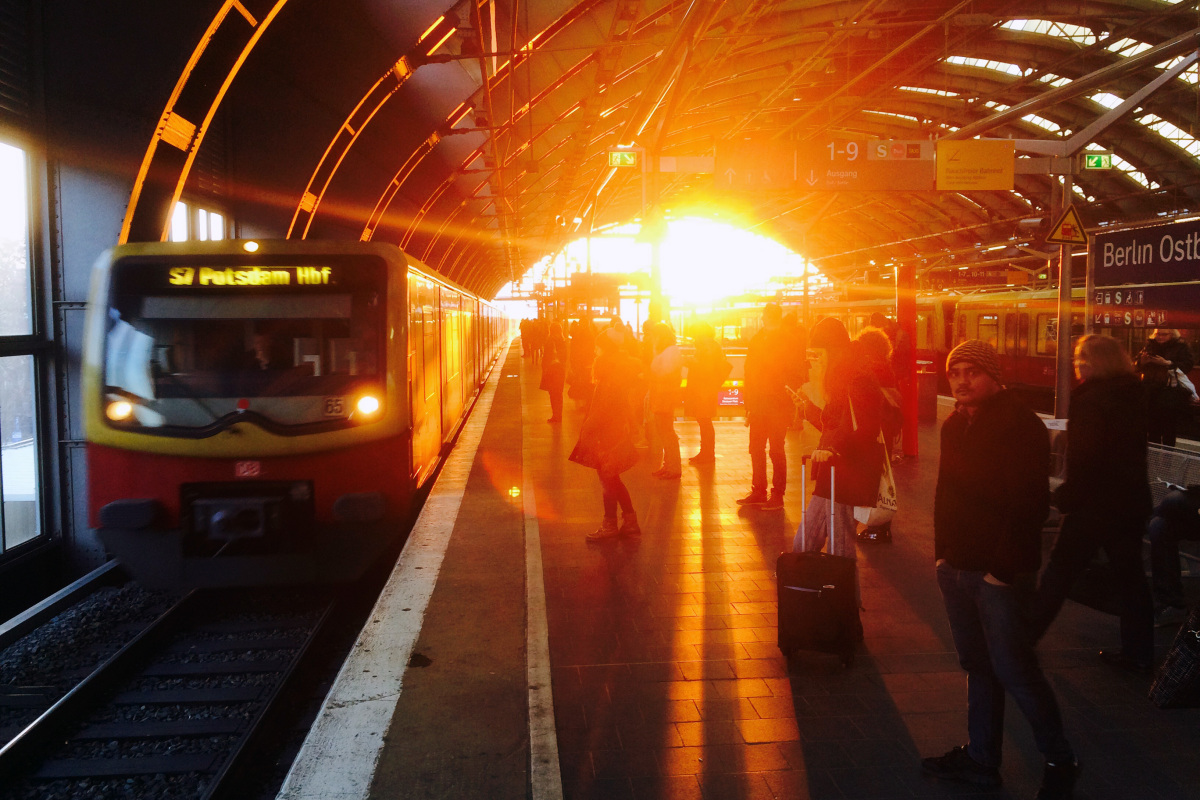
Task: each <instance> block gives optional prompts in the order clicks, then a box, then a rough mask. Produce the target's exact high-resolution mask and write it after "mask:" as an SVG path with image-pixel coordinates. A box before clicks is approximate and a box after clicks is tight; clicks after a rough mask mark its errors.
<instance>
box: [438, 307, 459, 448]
mask: <svg viewBox="0 0 1200 800" xmlns="http://www.w3.org/2000/svg"><path fill="white" fill-rule="evenodd" d="M462 369H463V350H462V295H460V294H459V293H458V292H456V291H454V290H453V289H447V288H443V289H442V436H443V437H448V436H450V435H451V434H452V433H453V431H454V427H455V425H456V424H457V423H458V421H459V419H460V418H461V417H462V410H463V374H462Z"/></svg>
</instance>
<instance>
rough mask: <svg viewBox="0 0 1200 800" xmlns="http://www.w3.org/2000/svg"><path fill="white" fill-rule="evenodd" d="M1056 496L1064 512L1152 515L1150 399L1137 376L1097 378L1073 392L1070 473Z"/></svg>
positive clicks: (1069, 428)
mask: <svg viewBox="0 0 1200 800" xmlns="http://www.w3.org/2000/svg"><path fill="white" fill-rule="evenodd" d="M1054 499H1055V505H1056V506H1057V507H1058V510H1059V511H1061V512H1063V513H1064V514H1078V513H1083V514H1086V515H1090V516H1099V517H1104V518H1113V517H1117V518H1121V519H1143V518H1145V517H1147V516H1149V514H1150V505H1151V503H1150V486H1149V482H1148V480H1147V478H1146V403H1145V400H1144V399H1143V396H1142V391H1141V387H1140V386H1138V380H1137V378H1136V377H1135V376H1134V375H1118V376H1116V377H1112V378H1093V379H1091V380H1087V381H1084V382H1083V383H1081V384H1080V385H1079V387H1078V388H1076V389H1075V392H1074V394H1072V395H1071V410H1070V415H1069V418H1068V420H1067V477H1066V479H1065V480H1064V481H1063V483H1062V485H1061V486H1060V487H1059V488H1058V490H1057V491H1056V492H1055V495H1054ZM1138 535H1139V536H1140V533H1139V534H1138Z"/></svg>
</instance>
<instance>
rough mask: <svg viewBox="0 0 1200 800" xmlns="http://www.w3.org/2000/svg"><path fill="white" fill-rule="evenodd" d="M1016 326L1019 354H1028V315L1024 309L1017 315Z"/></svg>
mask: <svg viewBox="0 0 1200 800" xmlns="http://www.w3.org/2000/svg"><path fill="white" fill-rule="evenodd" d="M1019 320H1020V321H1019V323H1018V327H1017V349H1018V352H1020V354H1021V355H1028V354H1029V315H1028V314H1026V313H1025V312H1024V311H1022V312H1021V314H1020V315H1019Z"/></svg>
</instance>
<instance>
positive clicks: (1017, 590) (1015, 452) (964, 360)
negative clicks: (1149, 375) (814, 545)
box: [921, 339, 1079, 800]
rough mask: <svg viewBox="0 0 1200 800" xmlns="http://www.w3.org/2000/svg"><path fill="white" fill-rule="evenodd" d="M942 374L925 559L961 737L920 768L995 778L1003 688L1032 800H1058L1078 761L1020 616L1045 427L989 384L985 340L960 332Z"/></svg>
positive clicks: (1033, 559)
mask: <svg viewBox="0 0 1200 800" xmlns="http://www.w3.org/2000/svg"><path fill="white" fill-rule="evenodd" d="M946 377H947V379H948V380H949V382H950V391H951V393H952V394H953V395H954V399H955V401H956V405H955V410H954V413H953V414H952V415H951V416H950V418H949V419H947V420H946V422H945V424H943V425H942V448H941V461H940V463H939V464H938V482H937V491H936V493H935V495H934V504H933V530H934V557H935V558H936V559H937V581H938V586H939V587H940V588H941V590H942V598H943V600H944V601H945V604H946V615H947V616H948V617H949V620H950V631H951V633H952V634H953V636H954V646H955V648H956V649H957V650H958V660H959V664H961V665H962V668H963V669H964V670H966V672H967V735H968V742H967V744H965V745H962V746H960V747H955V748H954V749H953V750H951V751H950V752H948V753H946V754H945V755H944V756H934V757H931V758H926V759H924V760H923V761H922V762H921V766H922V769H923V770H924V771H925V772H926V773H927V774H930V775H933V776H935V777H938V778H944V779H948V780H955V781H963V782H967V783H973V784H977V785H980V786H985V787H992V788H995V787H997V786H999V785H1000V756H1001V744H1002V743H1003V739H1004V701H1005V697H1004V693H1005V691H1007V692H1008V693H1009V694H1011V695H1012V696H1013V699H1014V700H1016V701H1017V706H1018V707H1019V708H1020V709H1021V713H1023V714H1024V715H1025V718H1026V719H1027V720H1029V724H1030V726H1031V727H1032V728H1033V734H1034V740H1035V741H1036V743H1037V748H1038V750H1039V751H1040V752H1041V754H1042V757H1043V758H1044V759H1045V762H1046V764H1045V771H1044V772H1043V776H1042V786H1041V789H1040V790H1039V791H1038V794H1037V797H1038V800H1060V798H1067V799H1068V800H1069V798H1071V797H1072V792H1073V789H1074V786H1075V778H1076V776H1077V774H1078V772H1079V766H1078V764H1077V763H1076V761H1075V755H1074V752H1073V751H1072V749H1071V745H1070V744H1068V743H1067V740H1066V737H1065V736H1064V734H1063V723H1062V716H1061V714H1060V713H1059V709H1058V701H1057V700H1056V699H1055V696H1054V691H1053V690H1052V689H1051V688H1050V684H1049V683H1047V681H1046V677H1045V675H1043V674H1042V670H1041V667H1040V666H1039V665H1038V661H1037V655H1036V653H1035V652H1034V650H1033V644H1032V640H1031V637H1030V635H1029V631H1028V629H1027V623H1026V620H1025V615H1024V613H1023V611H1024V610H1025V609H1026V608H1028V601H1029V598H1030V597H1031V593H1032V591H1033V587H1034V580H1035V578H1036V576H1037V570H1038V566H1039V564H1040V562H1041V542H1042V539H1041V530H1042V523H1043V521H1045V519H1046V514H1047V513H1048V511H1049V507H1050V491H1049V485H1050V483H1049V477H1050V476H1049V471H1050V439H1049V435H1048V434H1047V432H1046V427H1045V425H1043V424H1042V422H1041V420H1039V419H1038V418H1037V416H1036V415H1035V414H1034V413H1033V412H1032V411H1030V410H1029V409H1028V408H1026V407H1025V406H1024V405H1023V404H1022V403H1021V402H1020V400H1018V399H1017V398H1016V396H1015V395H1014V394H1013V393H1011V392H1010V391H1008V390H1006V389H1005V388H1004V387H1003V386H1001V384H1000V359H999V358H998V357H997V355H996V351H995V349H994V348H993V347H992V346H991V345H990V344H988V343H987V342H983V341H979V340H977V339H972V340H969V341H966V342H963V343H962V344H960V345H958V346H957V347H955V348H954V349H953V350H951V351H950V355H949V357H947V359H946Z"/></svg>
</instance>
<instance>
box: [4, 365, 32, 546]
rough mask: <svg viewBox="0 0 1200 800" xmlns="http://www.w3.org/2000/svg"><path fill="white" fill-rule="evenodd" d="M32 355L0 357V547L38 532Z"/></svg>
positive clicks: (24, 539) (23, 540)
mask: <svg viewBox="0 0 1200 800" xmlns="http://www.w3.org/2000/svg"><path fill="white" fill-rule="evenodd" d="M33 369H34V364H33V356H9V357H7V358H0V488H2V489H3V495H2V496H3V502H4V514H3V535H2V536H0V542H2V543H3V549H8V548H11V547H15V546H17V545H19V544H21V543H23V542H27V541H29V540H30V539H33V538H34V537H36V536H37V535H38V534H39V533H41V523H40V520H41V514H40V509H39V505H40V504H39V499H38V498H39V495H40V492H39V487H38V469H37V452H38V442H37V418H36V416H35V414H36V412H35V408H36V406H35V403H34V374H33Z"/></svg>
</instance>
